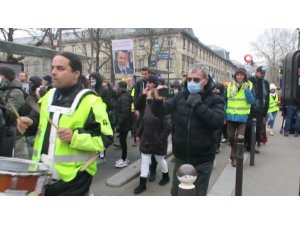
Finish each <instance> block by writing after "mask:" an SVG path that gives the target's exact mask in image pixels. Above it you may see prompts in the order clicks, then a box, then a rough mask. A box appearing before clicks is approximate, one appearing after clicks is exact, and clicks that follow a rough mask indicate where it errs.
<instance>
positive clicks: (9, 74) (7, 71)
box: [0, 66, 16, 81]
mask: <svg viewBox="0 0 300 225" xmlns="http://www.w3.org/2000/svg"><path fill="white" fill-rule="evenodd" d="M0 75H3V76H4V77H6V78H7V79H9V80H10V81H12V80H14V79H15V77H16V74H15V71H14V70H13V69H11V68H9V67H5V66H1V67H0Z"/></svg>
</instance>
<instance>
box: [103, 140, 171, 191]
mask: <svg viewBox="0 0 300 225" xmlns="http://www.w3.org/2000/svg"><path fill="white" fill-rule="evenodd" d="M171 155H172V144H171V143H170V144H169V145H168V149H167V155H166V159H167V158H168V157H170V156H171ZM140 173H141V159H139V160H137V161H135V162H134V163H132V164H130V165H129V166H127V167H126V168H124V169H122V170H121V171H120V172H118V173H116V174H114V175H113V176H111V177H109V178H108V179H107V180H106V185H107V186H108V187H121V186H123V185H124V184H126V183H128V182H129V181H131V180H133V179H134V178H136V177H138V176H139V175H140Z"/></svg>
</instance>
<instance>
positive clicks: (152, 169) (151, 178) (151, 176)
mask: <svg viewBox="0 0 300 225" xmlns="http://www.w3.org/2000/svg"><path fill="white" fill-rule="evenodd" d="M156 167H157V164H154V163H151V165H150V166H149V170H150V174H149V176H148V182H153V181H155V178H156Z"/></svg>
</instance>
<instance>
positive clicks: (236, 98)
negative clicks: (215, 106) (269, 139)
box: [226, 81, 253, 115]
mask: <svg viewBox="0 0 300 225" xmlns="http://www.w3.org/2000/svg"><path fill="white" fill-rule="evenodd" d="M247 83H248V88H249V89H250V90H252V88H253V84H252V82H251V81H248V82H247ZM244 90H245V89H244V84H243V86H242V87H241V88H240V90H239V91H238V90H237V88H236V83H235V82H233V83H232V85H230V86H229V87H227V108H226V113H227V114H232V115H237V114H238V115H247V114H250V108H251V104H249V103H248V102H247V100H246V96H245V92H244Z"/></svg>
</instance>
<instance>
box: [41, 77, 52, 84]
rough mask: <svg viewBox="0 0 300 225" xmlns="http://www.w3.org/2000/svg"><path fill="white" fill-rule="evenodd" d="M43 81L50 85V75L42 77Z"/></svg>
mask: <svg viewBox="0 0 300 225" xmlns="http://www.w3.org/2000/svg"><path fill="white" fill-rule="evenodd" d="M43 80H45V81H47V82H48V83H49V84H51V83H52V78H51V76H50V75H46V76H43Z"/></svg>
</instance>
